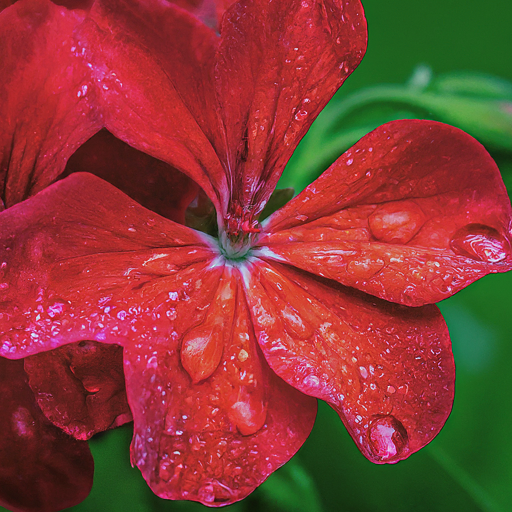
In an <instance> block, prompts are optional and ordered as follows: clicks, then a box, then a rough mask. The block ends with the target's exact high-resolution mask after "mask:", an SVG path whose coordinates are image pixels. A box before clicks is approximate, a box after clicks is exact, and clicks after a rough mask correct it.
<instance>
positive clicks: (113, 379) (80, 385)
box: [24, 308, 132, 440]
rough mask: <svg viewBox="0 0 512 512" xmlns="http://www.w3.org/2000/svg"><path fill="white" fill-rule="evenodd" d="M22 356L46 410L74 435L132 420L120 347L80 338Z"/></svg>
mask: <svg viewBox="0 0 512 512" xmlns="http://www.w3.org/2000/svg"><path fill="white" fill-rule="evenodd" d="M57 309H60V308H55V313H57V312H58V311H57ZM24 362H25V371H26V373H27V374H28V377H29V384H30V387H31V389H32V391H33V392H34V395H35V398H36V400H37V403H38V405H39V407H40V408H41V410H42V411H43V412H44V414H45V416H46V417H47V418H48V419H49V420H50V421H51V422H52V423H53V424H54V425H57V426H58V427H60V428H61V429H62V430H64V431H65V432H66V433H67V434H69V435H71V436H73V437H75V438H76V439H83V440H85V439H89V438H90V437H92V436H93V435H94V434H96V433H98V432H102V431H104V430H107V429H109V428H114V427H118V426H120V425H122V424H124V423H126V422H128V421H131V420H132V415H131V412H130V408H129V407H128V402H127V400H126V391H125V388H124V373H123V350H122V348H121V347H119V346H117V345H105V344H102V343H96V342H94V341H80V342H78V343H71V344H69V345H66V346H64V347H60V348H57V349H55V350H51V351H49V352H44V353H41V354H36V355H34V356H31V357H28V358H26V359H24Z"/></svg>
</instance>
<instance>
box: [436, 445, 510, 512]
mask: <svg viewBox="0 0 512 512" xmlns="http://www.w3.org/2000/svg"><path fill="white" fill-rule="evenodd" d="M428 453H429V454H430V456H431V457H432V458H433V459H434V460H435V461H436V462H437V463H438V464H439V465H440V466H441V467H442V468H443V469H444V471H446V473H448V475H450V476H451V477H452V478H453V480H455V481H456V482H457V483H458V484H459V485H460V487H461V488H462V489H464V490H465V491H466V492H467V493H468V495H469V496H471V498H472V499H473V501H474V502H475V503H476V504H477V505H478V506H479V507H480V508H481V509H482V511H483V512H504V511H503V509H502V508H501V507H500V506H499V505H498V504H497V503H496V502H495V501H494V500H493V499H492V498H491V496H490V495H489V493H488V492H487V491H486V490H485V489H484V488H483V487H482V486H481V485H480V484H479V483H478V482H477V481H476V480H475V479H474V478H473V477H472V476H471V475H470V474H469V473H468V472H467V471H466V470H465V469H464V468H462V467H461V466H460V465H459V464H457V462H455V461H454V460H453V459H452V458H451V457H450V456H449V455H448V454H447V453H446V452H445V451H444V450H443V449H441V448H439V447H437V446H436V447H433V446H430V447H429V448H428Z"/></svg>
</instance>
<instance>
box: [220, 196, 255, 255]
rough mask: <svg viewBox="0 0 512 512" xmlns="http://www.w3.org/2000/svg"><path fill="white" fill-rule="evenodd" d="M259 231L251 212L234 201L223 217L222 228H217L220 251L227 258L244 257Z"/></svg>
mask: <svg viewBox="0 0 512 512" xmlns="http://www.w3.org/2000/svg"><path fill="white" fill-rule="evenodd" d="M260 231H261V228H260V225H259V223H258V221H256V220H253V218H252V212H251V211H250V210H249V211H246V210H243V209H242V208H241V206H240V205H239V204H238V203H234V204H233V207H232V209H231V211H230V212H229V213H228V214H227V215H226V217H225V218H224V228H221V229H219V246H220V251H221V253H222V254H223V255H224V257H225V258H227V259H229V260H244V259H246V258H247V256H248V255H249V253H250V250H251V247H252V246H253V245H254V243H255V241H256V239H257V237H258V234H259V232H260Z"/></svg>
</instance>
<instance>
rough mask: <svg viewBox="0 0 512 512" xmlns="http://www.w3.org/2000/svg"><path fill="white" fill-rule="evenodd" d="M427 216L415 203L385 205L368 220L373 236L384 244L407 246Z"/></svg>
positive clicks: (403, 202)
mask: <svg viewBox="0 0 512 512" xmlns="http://www.w3.org/2000/svg"><path fill="white" fill-rule="evenodd" d="M424 222H425V215H424V214H423V211H422V210H421V208H420V207H419V206H418V205H417V204H416V203H415V202H413V201H397V202H391V203H385V204H383V205H382V206H381V207H380V208H378V209H377V210H375V212H373V213H372V214H371V215H370V217H369V218H368V224H369V227H370V230H371V232H372V234H373V236H374V237H375V238H376V239H377V240H380V241H382V242H387V243H395V244H406V243H407V242H409V241H410V240H411V239H412V238H413V237H414V235H416V233H417V232H418V231H419V230H420V229H421V227H422V226H423V224H424Z"/></svg>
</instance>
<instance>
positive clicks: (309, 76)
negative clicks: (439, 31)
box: [215, 0, 367, 215]
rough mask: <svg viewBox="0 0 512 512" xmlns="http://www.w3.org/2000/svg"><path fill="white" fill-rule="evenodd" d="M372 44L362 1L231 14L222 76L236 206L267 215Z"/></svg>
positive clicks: (263, 5) (253, 4) (259, 1)
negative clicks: (292, 162) (291, 165)
mask: <svg viewBox="0 0 512 512" xmlns="http://www.w3.org/2000/svg"><path fill="white" fill-rule="evenodd" d="M366 41H367V34H366V20H365V18H364V13H363V9H362V7H361V4H360V2H359V1H358V0H348V1H347V0H332V1H331V0H325V1H324V0H321V1H318V0H307V1H306V0H304V1H296V0H285V1H280V2H267V1H265V0H243V1H240V2H238V3H236V4H234V5H233V6H232V7H231V8H230V9H229V10H228V11H227V13H226V15H225V17H224V20H223V23H222V26H221V42H220V47H219V51H218V53H217V56H216V66H215V78H216V88H217V90H216V92H217V102H218V105H219V107H220V108H219V113H220V116H221V121H222V127H223V129H224V130H225V133H226V141H225V143H226V147H227V168H228V169H229V170H230V175H231V189H232V198H233V200H234V201H235V202H237V203H238V204H240V205H241V206H242V207H243V208H249V207H250V208H252V210H253V215H256V214H257V213H259V212H260V211H261V209H262V208H263V206H264V203H265V202H266V201H267V200H268V198H269V197H270V194H271V193H272V191H273V189H274V188H275V186H276V184H277V181H278V179H279V177H280V176H281V173H282V171H283V169H284V166H285V165H286V163H287V161H288V160H289V158H290V156H291V155H292V153H293V151H294V149H295V147H296V146H297V144H298V143H299V141H300V139H301V138H302V137H303V136H304V135H305V133H306V131H307V130H308V128H309V126H310V125H311V123H312V122H313V120H314V119H315V117H316V116H317V115H318V114H319V112H320V111H321V110H322V108H323V107H324V106H325V105H326V104H327V102H328V101H329V99H330V98H331V96H332V95H333V94H334V92H335V91H336V90H337V89H338V88H339V87H340V86H341V84H342V83H343V82H344V81H345V79H346V78H347V77H348V76H349V75H350V74H351V73H352V71H353V70H354V69H355V68H356V67H357V65H358V64H359V62H360V61H361V59H362V57H363V54H364V52H365V50H366ZM231 207H232V208H233V207H234V204H232V205H231Z"/></svg>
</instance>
